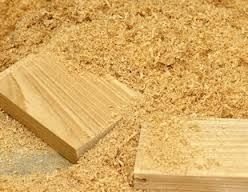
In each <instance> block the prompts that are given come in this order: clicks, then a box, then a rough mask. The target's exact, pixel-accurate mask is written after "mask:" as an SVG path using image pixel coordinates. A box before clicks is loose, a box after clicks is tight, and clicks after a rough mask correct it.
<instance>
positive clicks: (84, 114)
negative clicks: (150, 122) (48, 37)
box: [0, 53, 137, 162]
mask: <svg viewBox="0 0 248 192" xmlns="http://www.w3.org/2000/svg"><path fill="white" fill-rule="evenodd" d="M136 97H137V94H136V92H134V91H132V90H131V89H129V88H128V87H127V86H125V85H123V84H121V83H120V82H118V81H117V80H115V79H114V78H112V77H110V76H106V77H104V78H100V77H96V76H94V75H92V74H90V73H85V74H84V75H83V76H77V75H73V76H72V75H70V74H69V73H68V72H67V70H66V68H65V67H64V65H63V64H61V63H60V61H59V59H58V58H56V57H55V56H53V55H52V54H48V53H41V54H38V55H30V56H28V57H27V58H25V59H23V60H21V61H19V62H18V63H17V64H15V65H13V66H12V67H10V68H9V69H7V70H5V71H4V72H3V73H2V74H1V75H0V107H1V108H3V109H4V111H6V112H7V113H9V114H10V115H11V116H13V117H14V118H16V119H17V120H19V121H20V122H22V123H23V124H24V125H26V127H28V128H29V129H30V130H31V131H33V132H34V133H35V134H36V135H38V136H39V137H40V138H42V139H43V140H44V141H45V142H47V143H48V144H49V145H51V146H52V147H53V148H54V149H55V150H57V151H58V152H59V153H60V154H62V155H63V156H64V157H66V158H67V159H68V160H70V161H71V162H76V161H77V160H78V158H79V156H80V155H81V154H82V153H84V152H85V150H87V149H89V148H90V147H91V146H93V145H94V144H95V143H96V142H97V141H98V140H99V139H100V138H101V137H103V136H104V135H105V134H106V133H107V132H108V131H109V130H110V129H111V128H112V127H113V126H114V124H115V123H116V122H118V120H119V119H120V118H121V117H120V116H119V115H117V114H115V113H117V112H118V111H119V109H121V108H122V107H123V106H125V105H128V104H130V102H131V101H132V100H133V99H134V98H136Z"/></svg>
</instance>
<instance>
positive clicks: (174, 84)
mask: <svg viewBox="0 0 248 192" xmlns="http://www.w3.org/2000/svg"><path fill="white" fill-rule="evenodd" d="M0 21H1V23H3V25H1V28H2V29H3V30H0V31H1V33H0V67H1V70H4V69H5V68H6V67H8V66H10V65H11V64H13V63H14V62H15V61H16V60H19V59H20V58H22V57H24V56H25V55H27V54H29V53H32V52H37V51H41V50H46V51H52V52H54V53H56V54H58V55H60V56H61V57H64V58H65V59H66V60H67V61H68V63H67V64H66V65H67V68H68V70H69V71H70V72H71V73H72V74H75V75H78V74H81V73H82V72H84V71H85V70H88V71H91V72H93V73H95V74H100V75H101V74H106V73H108V74H111V75H113V76H114V77H116V78H117V79H119V80H120V81H122V82H124V83H126V84H128V85H129V86H131V87H133V88H134V89H135V90H137V91H140V92H141V93H142V94H143V95H144V101H142V102H141V104H137V105H136V106H134V107H133V109H132V110H131V111H130V113H128V114H127V115H126V116H125V118H124V119H123V120H122V121H121V122H120V123H119V124H118V125H117V126H116V127H115V128H114V130H113V131H112V132H111V133H110V134H108V135H107V136H106V137H105V138H104V139H102V140H101V141H100V142H99V143H98V144H97V145H96V147H95V148H93V149H92V150H90V151H89V152H87V153H86V154H85V155H84V156H83V157H82V158H81V159H80V161H79V162H78V164H77V165H73V166H71V167H70V168H68V169H64V170H58V171H56V172H53V173H52V174H49V175H44V174H37V175H26V176H18V175H16V176H0V190H1V191H134V189H133V188H132V172H133V166H134V161H135V155H136V149H137V144H138V137H139V132H140V126H141V124H142V123H144V122H146V121H150V122H155V123H154V125H156V124H161V123H163V122H164V121H166V118H167V117H168V119H170V118H173V117H179V118H180V117H181V116H214V117H230V118H248V110H247V109H248V99H247V98H248V75H247V74H248V4H247V2H246V0H235V1H234V0H218V1H217V0H191V1H176V0H166V1H163V0H155V1H149V0H142V1H141V0H140V1H128V0H122V1H119V0H106V1H97V0H89V1H64V0H63V1H44V2H43V1H42V3H41V2H40V1H38V0H36V1H35V0H34V1H25V0H22V1H11V2H9V1H6V0H3V1H0ZM3 21H4V22H3ZM1 120H2V121H3V122H4V123H2V124H1V125H2V126H1V128H0V145H1V150H14V149H15V146H16V145H19V144H21V145H23V147H24V148H26V149H27V150H28V149H30V150H32V148H36V147H37V148H39V147H40V150H46V146H45V145H44V144H43V143H42V142H41V141H40V140H39V139H36V138H35V137H34V136H33V135H32V134H31V133H29V132H28V131H27V130H26V129H25V128H23V127H22V126H21V125H20V124H18V123H17V122H15V121H13V120H12V119H8V118H6V117H5V115H3V114H2V112H1ZM156 121H158V122H156ZM160 121H161V122H160ZM12 122H14V123H12ZM170 125H171V128H170V131H174V133H173V134H172V135H179V136H180V135H181V134H177V132H178V131H179V130H180V129H179V130H178V129H177V125H174V126H173V123H171V124H170ZM155 128H156V127H154V129H155ZM173 128H174V129H173ZM182 137H183V136H182ZM18 138H20V139H18ZM175 141H178V139H177V140H175ZM175 146H177V145H176V143H175ZM172 154H173V153H172ZM174 154H175V158H174V160H173V161H174V162H175V164H177V161H175V159H178V158H179V157H180V156H178V155H176V154H177V153H174ZM180 158H181V157H180ZM180 158H179V159H180Z"/></svg>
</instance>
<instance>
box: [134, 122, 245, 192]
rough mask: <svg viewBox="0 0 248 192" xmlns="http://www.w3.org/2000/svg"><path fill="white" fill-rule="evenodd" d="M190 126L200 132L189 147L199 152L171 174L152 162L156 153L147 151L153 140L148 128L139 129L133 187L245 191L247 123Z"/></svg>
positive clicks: (172, 189) (188, 190) (167, 189)
mask: <svg viewBox="0 0 248 192" xmlns="http://www.w3.org/2000/svg"><path fill="white" fill-rule="evenodd" d="M189 123H190V124H194V125H197V126H198V128H199V130H198V131H196V132H195V133H194V134H195V135H190V138H191V139H190V146H191V147H192V149H193V148H194V149H197V150H199V151H200V152H199V153H195V156H194V157H192V162H190V163H189V164H186V165H185V166H184V165H182V167H181V168H179V167H178V168H175V169H172V170H166V169H164V168H163V167H162V166H161V165H160V164H158V163H157V162H156V161H155V160H154V159H155V158H154V156H156V153H155V152H154V153H153V152H152V151H149V150H147V149H148V148H150V143H149V142H150V141H151V140H153V139H154V138H152V137H151V134H150V131H149V128H147V127H143V128H142V131H141V136H140V143H139V147H138V152H137V157H136V164H135V169H134V178H135V181H134V182H135V187H136V188H138V189H146V190H147V191H177V192H186V191H187V192H199V191H201V192H212V191H214V192H223V191H228V192H246V191H248V120H241V119H202V120H194V121H191V122H189ZM156 137H160V136H159V135H157V136H156ZM156 139H158V138H156ZM160 139H161V138H160ZM157 147H158V149H160V150H168V148H165V147H164V146H161V145H160V146H157ZM167 147H168V146H167ZM170 147H171V146H170ZM147 151H149V153H148V152H147Z"/></svg>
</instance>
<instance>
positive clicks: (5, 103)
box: [0, 93, 79, 163]
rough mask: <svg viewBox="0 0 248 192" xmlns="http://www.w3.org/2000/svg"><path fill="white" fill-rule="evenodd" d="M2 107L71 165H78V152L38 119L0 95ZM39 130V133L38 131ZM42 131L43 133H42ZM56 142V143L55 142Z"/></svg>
mask: <svg viewBox="0 0 248 192" xmlns="http://www.w3.org/2000/svg"><path fill="white" fill-rule="evenodd" d="M0 107H1V108H2V109H3V110H4V111H5V112H6V113H8V114H9V115H10V116H12V117H13V118H15V119H17V120H18V121H19V122H20V123H22V124H23V125H25V126H26V128H28V129H29V130H30V131H31V132H33V133H34V134H35V135H37V136H38V137H40V138H41V139H42V140H44V138H50V139H49V140H47V139H45V140H46V141H45V143H47V144H48V145H50V146H51V147H52V148H54V149H55V150H56V151H57V152H58V153H59V154H61V155H62V156H63V157H65V158H66V159H68V160H69V161H70V162H71V163H76V162H77V160H78V158H79V157H78V155H77V152H76V150H75V149H74V148H73V147H72V146H70V145H69V144H67V143H66V142H65V141H63V140H62V139H61V138H59V137H57V136H56V135H55V134H54V133H52V132H51V131H49V130H48V129H47V128H46V127H44V126H43V125H42V124H41V123H39V122H38V121H37V120H36V119H34V118H32V117H31V116H30V115H29V114H27V113H26V112H24V111H23V110H22V109H21V108H19V107H18V106H17V105H16V104H14V103H13V102H12V101H10V100H9V99H8V98H6V97H5V96H4V95H2V94H1V93H0ZM38 130H39V131H38ZM40 130H42V131H40ZM55 140H56V142H55Z"/></svg>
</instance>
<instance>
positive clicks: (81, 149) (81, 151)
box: [76, 117, 123, 157]
mask: <svg viewBox="0 0 248 192" xmlns="http://www.w3.org/2000/svg"><path fill="white" fill-rule="evenodd" d="M121 119H123V118H122V117H120V118H119V119H118V120H117V121H116V122H115V123H113V124H111V125H110V126H109V127H108V128H107V129H105V130H104V131H103V132H102V133H100V134H98V135H96V136H95V137H94V138H93V139H91V140H90V141H88V142H87V143H86V144H84V145H83V146H81V147H79V148H78V149H77V150H76V153H77V156H78V157H81V156H82V155H83V154H84V153H85V152H87V151H88V150H89V149H91V148H92V147H94V146H95V145H96V144H97V143H98V142H99V140H101V139H102V138H104V137H105V136H106V135H107V134H108V133H109V132H110V131H111V130H112V129H113V128H114V127H115V126H116V125H117V124H118V122H119V121H120V120H121Z"/></svg>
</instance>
